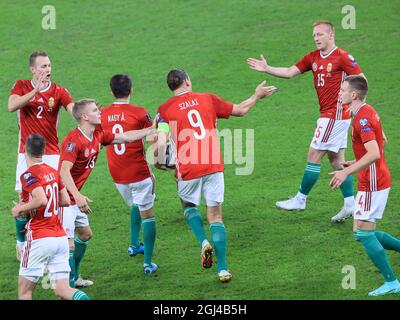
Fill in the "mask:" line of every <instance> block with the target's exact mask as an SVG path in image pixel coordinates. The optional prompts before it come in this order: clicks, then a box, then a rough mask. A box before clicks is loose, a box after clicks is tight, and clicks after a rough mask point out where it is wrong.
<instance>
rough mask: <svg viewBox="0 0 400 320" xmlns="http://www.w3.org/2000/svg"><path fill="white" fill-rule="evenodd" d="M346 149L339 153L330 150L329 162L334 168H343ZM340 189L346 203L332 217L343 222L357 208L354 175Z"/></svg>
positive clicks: (332, 219) (335, 220) (333, 219)
mask: <svg viewBox="0 0 400 320" xmlns="http://www.w3.org/2000/svg"><path fill="white" fill-rule="evenodd" d="M345 150H346V149H340V150H339V151H338V152H337V153H336V152H332V151H328V158H329V162H330V163H331V166H332V168H333V170H335V171H336V170H343V169H344V167H343V165H342V164H343V163H344V161H345V160H344V154H345ZM340 190H341V191H342V194H343V198H344V204H343V207H342V209H341V210H340V211H339V212H338V213H337V214H336V215H335V216H333V217H332V218H331V221H332V222H342V221H344V220H345V219H347V218H349V217H351V216H353V213H354V209H355V202H354V189H353V176H352V175H349V176H348V177H347V179H346V180H345V181H344V182H343V183H342V185H341V186H340Z"/></svg>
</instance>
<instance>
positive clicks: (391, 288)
mask: <svg viewBox="0 0 400 320" xmlns="http://www.w3.org/2000/svg"><path fill="white" fill-rule="evenodd" d="M375 228H376V224H375V223H374V222H370V221H362V220H354V224H353V234H354V237H355V239H356V240H357V241H359V242H361V244H362V245H363V247H364V249H365V252H366V253H367V255H368V257H369V258H370V259H371V261H372V262H373V264H374V265H375V267H377V268H378V270H379V271H380V273H381V274H382V276H383V277H384V279H385V282H384V284H383V285H382V286H380V287H379V288H378V289H375V290H373V291H371V292H369V293H368V295H369V296H381V295H386V294H390V293H400V282H399V281H398V280H397V278H396V276H395V274H394V272H393V269H392V267H391V265H390V263H389V260H388V258H387V256H386V252H385V249H386V248H387V246H389V247H390V246H391V245H392V244H393V243H395V242H397V243H396V246H397V247H399V246H400V241H399V240H398V239H395V238H393V237H391V236H390V235H388V234H386V235H387V240H390V241H384V239H381V240H379V239H378V238H377V236H376V231H375ZM390 238H391V239H390ZM381 241H382V242H381ZM388 249H390V248H388Z"/></svg>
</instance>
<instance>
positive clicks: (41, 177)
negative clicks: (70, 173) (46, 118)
mask: <svg viewBox="0 0 400 320" xmlns="http://www.w3.org/2000/svg"><path fill="white" fill-rule="evenodd" d="M25 147H26V148H25V154H26V161H27V165H28V169H27V170H26V171H25V172H23V173H22V174H21V177H20V178H21V179H20V180H21V186H22V190H21V191H22V196H21V198H22V201H21V202H20V203H18V204H15V206H14V207H13V208H12V214H13V216H14V217H15V218H17V217H21V216H23V215H27V216H28V223H27V225H26V239H27V240H26V242H25V248H24V254H23V256H22V260H21V264H20V269H19V280H18V298H19V299H20V300H32V295H33V291H34V289H35V287H36V283H37V282H38V281H39V278H40V277H42V276H43V272H44V269H45V268H46V267H47V268H48V270H49V273H50V280H51V282H52V287H53V289H54V292H55V294H56V295H57V296H59V297H60V298H62V299H66V300H89V297H88V296H87V295H86V294H85V293H84V292H82V291H79V290H76V289H72V288H71V287H70V286H69V271H70V267H69V264H68V240H67V236H66V234H65V231H64V229H63V227H62V225H61V221H60V219H59V217H58V215H59V214H61V209H62V208H60V206H68V205H69V203H70V201H69V197H68V193H67V190H66V189H65V187H64V185H63V183H62V182H61V179H60V176H59V174H58V172H57V171H56V170H55V169H54V168H52V167H51V166H49V165H47V164H45V163H44V162H43V154H44V151H45V140H44V138H43V137H42V136H40V135H37V134H31V135H29V136H28V137H27V139H26V144H25Z"/></svg>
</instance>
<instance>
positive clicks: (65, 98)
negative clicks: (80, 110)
mask: <svg viewBox="0 0 400 320" xmlns="http://www.w3.org/2000/svg"><path fill="white" fill-rule="evenodd" d="M60 102H61V104H62V105H63V106H64V108H67V106H68V105H69V104H70V103H73V102H74V100H72V97H71V94H70V93H69V91H68V90H67V89H66V88H64V87H61V92H60Z"/></svg>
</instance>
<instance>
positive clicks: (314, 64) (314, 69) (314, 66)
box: [312, 62, 318, 72]
mask: <svg viewBox="0 0 400 320" xmlns="http://www.w3.org/2000/svg"><path fill="white" fill-rule="evenodd" d="M317 69H318V65H317V64H316V63H315V62H314V63H313V64H312V70H313V71H314V72H315V71H317Z"/></svg>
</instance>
